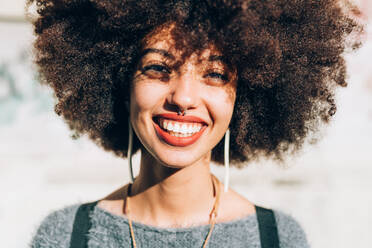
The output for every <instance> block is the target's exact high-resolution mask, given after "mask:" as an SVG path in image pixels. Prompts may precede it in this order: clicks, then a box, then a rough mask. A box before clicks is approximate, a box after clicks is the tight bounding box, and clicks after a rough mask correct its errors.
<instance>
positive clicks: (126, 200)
mask: <svg viewBox="0 0 372 248" xmlns="http://www.w3.org/2000/svg"><path fill="white" fill-rule="evenodd" d="M212 183H213V188H214V192H215V194H216V199H215V201H214V205H213V208H212V211H211V213H210V214H209V225H210V227H209V232H208V235H207V238H206V239H205V240H204V244H203V248H205V247H206V246H207V243H208V241H209V238H210V237H211V234H212V231H213V228H214V225H215V223H216V218H217V212H218V206H219V203H220V195H221V190H220V181H218V179H217V178H216V177H215V176H214V175H213V174H212ZM131 186H132V184H129V185H128V187H127V190H126V192H125V198H124V213H125V214H126V215H127V218H128V222H129V229H130V236H131V239H132V243H133V248H137V244H136V239H135V238H134V231H133V225H132V220H131V218H130V216H129V202H130V200H129V199H130V197H129V191H130V188H131Z"/></svg>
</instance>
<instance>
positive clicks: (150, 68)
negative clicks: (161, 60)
mask: <svg viewBox="0 0 372 248" xmlns="http://www.w3.org/2000/svg"><path fill="white" fill-rule="evenodd" d="M142 72H143V73H146V72H155V73H167V74H169V73H170V70H169V69H168V68H167V67H166V66H164V65H159V64H152V65H147V66H144V67H143V68H142Z"/></svg>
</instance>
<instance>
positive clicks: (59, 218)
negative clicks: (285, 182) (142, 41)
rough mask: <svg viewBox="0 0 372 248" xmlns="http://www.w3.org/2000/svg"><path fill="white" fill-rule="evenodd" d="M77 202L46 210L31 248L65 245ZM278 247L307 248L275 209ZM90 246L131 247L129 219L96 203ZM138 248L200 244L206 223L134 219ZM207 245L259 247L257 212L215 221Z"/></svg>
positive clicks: (63, 247) (65, 247) (295, 226)
mask: <svg viewBox="0 0 372 248" xmlns="http://www.w3.org/2000/svg"><path fill="white" fill-rule="evenodd" d="M79 205H80V204H75V205H72V206H68V207H65V208H63V209H61V210H57V211H54V212H52V213H51V214H49V215H48V216H47V217H46V218H45V219H44V220H43V221H42V222H41V225H40V226H39V228H38V229H37V230H36V233H35V234H34V237H33V239H32V241H31V244H30V247H32V248H47V247H48V248H49V247H50V248H51V247H53V248H68V247H69V243H70V238H71V232H72V226H73V222H74V217H75V213H76V211H77V209H78V207H79ZM274 214H275V219H276V222H277V226H278V233H279V241H280V247H281V248H308V247H309V245H308V243H307V240H306V236H305V233H304V231H303V229H302V228H301V227H300V225H299V224H298V223H297V222H296V220H295V219H293V218H292V217H290V216H289V215H287V214H284V213H282V212H280V211H277V210H275V211H274ZM91 218H92V228H91V229H90V232H89V237H88V240H89V241H88V247H89V248H119V247H120V248H121V247H131V237H130V231H129V224H128V220H127V219H126V218H124V217H121V216H118V215H115V214H111V213H110V212H108V211H106V210H104V209H102V208H100V207H98V206H96V207H95V208H94V210H93V212H92V216H91ZM133 229H134V235H135V237H136V243H137V247H139V248H143V247H146V248H149V247H151V248H164V247H175V248H178V247H182V248H185V247H202V245H203V242H204V239H205V237H206V235H207V233H208V230H209V225H204V226H195V227H188V228H158V227H152V226H147V225H144V224H140V223H136V222H133ZM207 247H223V248H227V247H234V248H238V247H249V248H253V247H255V248H259V247H261V245H260V238H259V232H258V222H257V218H256V215H250V216H247V217H245V218H242V219H239V220H234V221H229V222H223V223H217V224H216V225H215V228H214V230H213V232H212V236H211V238H210V240H209V242H208V245H207Z"/></svg>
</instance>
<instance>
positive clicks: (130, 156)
mask: <svg viewBox="0 0 372 248" xmlns="http://www.w3.org/2000/svg"><path fill="white" fill-rule="evenodd" d="M128 127H129V128H128V129H129V130H128V131H129V135H128V137H129V138H128V151H127V159H128V168H129V177H130V182H131V183H133V182H134V175H133V166H132V149H133V129H132V124H131V123H130V118H129V117H128Z"/></svg>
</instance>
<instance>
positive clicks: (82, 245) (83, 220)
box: [70, 201, 98, 248]
mask: <svg viewBox="0 0 372 248" xmlns="http://www.w3.org/2000/svg"><path fill="white" fill-rule="evenodd" d="M97 203H98V201H95V202H89V203H85V204H82V205H81V206H80V207H79V208H78V210H77V212H76V215H75V220H74V226H73V228H72V234H71V240H70V248H86V247H87V244H88V240H87V234H88V232H89V229H90V227H91V225H92V223H91V222H90V217H89V216H90V212H91V211H93V209H94V207H95V206H96V205H97Z"/></svg>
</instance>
